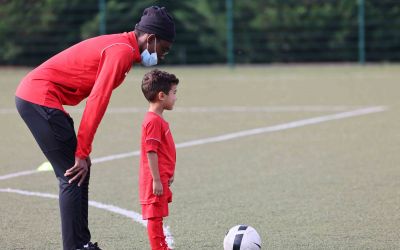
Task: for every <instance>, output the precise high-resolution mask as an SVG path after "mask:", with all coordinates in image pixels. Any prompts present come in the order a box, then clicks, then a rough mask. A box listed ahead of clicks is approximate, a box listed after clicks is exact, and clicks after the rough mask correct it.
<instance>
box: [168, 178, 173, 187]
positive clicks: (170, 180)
mask: <svg viewBox="0 0 400 250" xmlns="http://www.w3.org/2000/svg"><path fill="white" fill-rule="evenodd" d="M172 182H174V176H172V177H171V179H169V181H168V186H169V187H170V186H171V185H172Z"/></svg>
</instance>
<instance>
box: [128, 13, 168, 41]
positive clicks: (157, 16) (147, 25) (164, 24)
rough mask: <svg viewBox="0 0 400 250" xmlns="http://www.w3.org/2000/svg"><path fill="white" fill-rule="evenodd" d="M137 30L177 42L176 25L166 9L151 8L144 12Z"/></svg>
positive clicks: (136, 27)
mask: <svg viewBox="0 0 400 250" xmlns="http://www.w3.org/2000/svg"><path fill="white" fill-rule="evenodd" d="M135 29H138V30H140V31H143V32H146V33H150V34H155V35H156V36H159V37H160V38H161V39H163V40H166V41H169V42H173V41H174V40H175V24H174V20H173V18H172V17H171V15H170V14H168V12H167V9H166V8H165V7H161V8H160V7H158V6H151V7H149V8H146V9H145V10H144V11H143V15H142V17H141V19H140V22H139V23H137V24H136V26H135Z"/></svg>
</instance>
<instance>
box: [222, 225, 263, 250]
mask: <svg viewBox="0 0 400 250" xmlns="http://www.w3.org/2000/svg"><path fill="white" fill-rule="evenodd" d="M260 249H261V238H260V235H258V233H257V231H256V230H255V229H254V228H252V227H251V226H247V225H237V226H234V227H232V228H231V229H229V231H228V232H227V233H226V235H225V238H224V250H260Z"/></svg>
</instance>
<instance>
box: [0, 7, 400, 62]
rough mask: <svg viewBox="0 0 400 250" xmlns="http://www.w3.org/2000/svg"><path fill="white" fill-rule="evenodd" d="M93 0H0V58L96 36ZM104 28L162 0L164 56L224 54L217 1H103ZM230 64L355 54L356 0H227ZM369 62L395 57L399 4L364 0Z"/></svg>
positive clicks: (23, 58)
mask: <svg viewBox="0 0 400 250" xmlns="http://www.w3.org/2000/svg"><path fill="white" fill-rule="evenodd" d="M98 1H99V0H88V1H84V2H82V1H78V0H69V1H60V0H29V1H28V0H12V1H11V0H0V18H1V19H0V64H24V65H35V64H38V63H40V62H42V61H44V60H45V59H47V58H48V57H50V56H51V55H53V54H55V53H57V52H59V51H61V50H62V49H64V48H66V47H68V46H70V45H72V44H74V43H77V42H79V41H80V40H82V39H86V38H89V37H93V36H96V35H99V25H100V14H99V2H98ZM106 2H107V4H106V23H105V24H106V28H107V33H118V32H124V31H131V30H133V29H134V26H135V24H136V23H137V22H138V21H139V20H140V16H141V14H142V11H143V10H144V9H145V8H146V7H148V6H151V5H159V6H166V7H167V9H168V10H169V11H170V12H171V13H172V15H173V16H174V18H175V20H176V29H177V39H176V42H175V43H174V46H173V49H172V51H171V53H170V55H169V56H168V57H167V60H166V63H169V64H193V63H224V62H225V61H226V42H227V41H226V7H225V1H222V0H221V1H211V0H208V1H204V0H190V1H173V0H162V1H161V0H156V1H154V0H142V1H130V0H108V1H106ZM233 3H234V4H233V10H234V13H233V14H234V47H235V49H234V53H235V58H236V60H237V62H238V63H266V62H299V61H300V62H304V61H356V60H357V57H358V49H357V46H358V20H357V14H358V1H356V0H352V1H347V0H338V1H332V0H329V1H318V0H296V1H295V0H284V1H279V0H254V1H244V0H233ZM365 15H366V54H367V60H369V61H398V60H399V59H400V33H399V32H398V30H399V28H400V5H399V4H398V1H394V0H365Z"/></svg>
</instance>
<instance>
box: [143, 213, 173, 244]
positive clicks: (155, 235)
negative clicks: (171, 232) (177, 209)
mask: <svg viewBox="0 0 400 250" xmlns="http://www.w3.org/2000/svg"><path fill="white" fill-rule="evenodd" d="M147 233H148V236H149V241H150V246H151V249H152V250H168V245H167V242H166V241H165V235H164V231H163V218H161V217H155V218H150V219H148V220H147Z"/></svg>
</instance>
